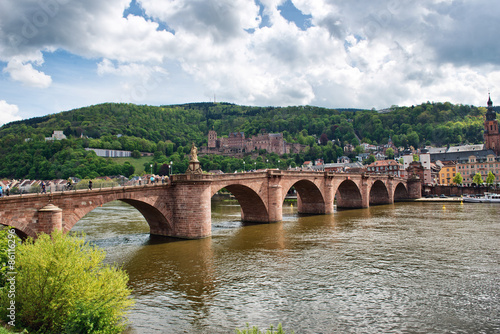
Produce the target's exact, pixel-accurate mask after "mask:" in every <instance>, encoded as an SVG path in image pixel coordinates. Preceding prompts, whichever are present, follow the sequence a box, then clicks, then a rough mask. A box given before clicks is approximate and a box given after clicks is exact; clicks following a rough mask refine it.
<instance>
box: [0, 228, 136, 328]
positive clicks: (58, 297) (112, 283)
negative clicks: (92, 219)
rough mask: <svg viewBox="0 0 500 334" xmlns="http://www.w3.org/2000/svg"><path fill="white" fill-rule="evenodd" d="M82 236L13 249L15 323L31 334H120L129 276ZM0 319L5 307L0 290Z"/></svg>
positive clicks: (56, 237)
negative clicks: (115, 266)
mask: <svg viewBox="0 0 500 334" xmlns="http://www.w3.org/2000/svg"><path fill="white" fill-rule="evenodd" d="M104 257H105V253H104V251H102V250H99V249H97V248H95V247H93V246H91V245H89V244H88V243H86V242H85V241H84V240H83V238H80V237H73V236H69V235H65V234H63V233H61V232H54V233H52V235H47V234H42V235H40V236H39V237H38V239H37V241H36V242H34V241H33V240H32V239H28V240H26V241H25V242H24V243H23V244H21V245H19V246H18V247H17V249H16V269H17V275H16V294H15V303H16V304H15V307H16V325H21V326H23V327H25V328H27V329H28V330H29V331H30V333H31V332H33V333H120V332H122V331H123V330H124V328H125V327H126V322H125V319H124V316H125V314H126V311H127V310H128V309H129V308H130V307H131V306H132V304H133V301H132V300H131V299H130V298H129V296H130V290H129V289H128V288H127V281H128V276H127V274H126V273H125V272H124V271H123V270H121V269H117V268H114V267H111V266H108V265H104V264H103V263H102V262H103V260H104ZM0 302H1V310H0V312H1V316H2V318H3V319H6V313H5V312H6V311H5V310H6V305H7V304H8V303H9V299H8V298H7V294H6V291H5V289H3V290H2V291H1V292H0Z"/></svg>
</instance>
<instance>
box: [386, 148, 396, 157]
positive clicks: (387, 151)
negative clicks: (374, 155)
mask: <svg viewBox="0 0 500 334" xmlns="http://www.w3.org/2000/svg"><path fill="white" fill-rule="evenodd" d="M385 155H387V159H391V160H392V159H394V150H393V149H392V148H390V147H389V148H388V149H387V150H385Z"/></svg>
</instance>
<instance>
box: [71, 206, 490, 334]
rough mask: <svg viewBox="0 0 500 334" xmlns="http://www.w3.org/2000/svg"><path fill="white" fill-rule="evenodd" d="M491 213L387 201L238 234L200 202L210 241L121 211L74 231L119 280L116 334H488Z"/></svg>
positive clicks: (233, 224) (224, 213) (233, 211)
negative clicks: (125, 297) (267, 332)
mask: <svg viewBox="0 0 500 334" xmlns="http://www.w3.org/2000/svg"><path fill="white" fill-rule="evenodd" d="M499 217H500V205H495V204H467V203H464V204H459V203H446V204H444V205H443V203H397V204H394V205H384V206H377V207H371V208H368V209H360V210H348V211H338V212H335V213H334V214H332V215H325V216H300V215H298V214H297V212H296V207H295V203H293V202H285V204H284V205H283V221H282V222H280V223H274V224H259V225H255V224H254V225H246V224H242V223H241V222H240V221H239V219H240V207H239V206H238V203H237V202H234V201H223V202H213V203H212V237H211V238H206V239H202V240H175V239H169V238H163V237H152V236H150V235H149V234H148V233H149V227H148V225H147V223H146V221H145V220H144V219H143V217H142V216H141V214H140V213H139V212H138V211H137V210H135V209H134V208H133V207H131V206H129V205H127V204H124V203H122V202H111V203H108V204H106V205H104V206H102V207H99V208H97V209H95V210H94V211H92V212H91V213H89V214H88V215H87V216H85V217H84V218H83V219H82V220H81V221H79V222H78V223H77V224H76V225H75V227H74V228H73V231H83V232H85V233H86V235H87V236H86V237H87V239H88V240H90V241H91V242H93V243H95V244H96V245H98V246H99V247H102V248H104V249H105V250H106V252H107V257H106V261H107V262H108V263H116V264H117V265H119V266H122V267H123V269H125V270H126V271H127V272H128V274H129V276H130V287H131V288H132V289H133V297H134V298H135V300H136V305H135V307H134V309H133V310H132V312H131V313H130V314H129V320H130V328H129V329H128V330H127V334H138V333H141V334H142V333H210V334H211V333H235V329H236V328H240V329H243V328H244V327H245V323H249V324H250V325H256V326H258V327H259V328H260V329H261V330H264V329H267V328H268V327H269V325H270V324H274V325H275V326H276V325H277V324H278V323H282V325H283V327H284V329H285V330H286V331H287V333H289V332H290V331H291V330H294V331H295V333H296V334H302V333H318V334H319V333H324V334H326V333H500V219H499Z"/></svg>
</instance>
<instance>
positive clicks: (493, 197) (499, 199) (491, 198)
mask: <svg viewBox="0 0 500 334" xmlns="http://www.w3.org/2000/svg"><path fill="white" fill-rule="evenodd" d="M462 200H463V201H464V202H467V203H500V194H493V193H484V196H476V197H472V196H467V197H464V198H463V199H462Z"/></svg>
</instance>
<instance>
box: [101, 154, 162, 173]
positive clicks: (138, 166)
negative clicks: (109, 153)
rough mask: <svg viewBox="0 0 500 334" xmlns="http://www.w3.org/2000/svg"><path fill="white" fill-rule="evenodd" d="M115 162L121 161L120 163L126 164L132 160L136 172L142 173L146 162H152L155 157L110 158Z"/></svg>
mask: <svg viewBox="0 0 500 334" xmlns="http://www.w3.org/2000/svg"><path fill="white" fill-rule="evenodd" d="M110 159H112V160H113V161H114V162H116V163H119V164H122V165H123V164H124V163H125V162H126V161H128V162H130V164H131V165H132V166H134V168H135V174H139V175H140V174H141V173H142V172H144V163H146V162H147V163H150V162H151V161H152V160H153V157H140V158H139V159H134V158H132V157H127V158H110ZM149 172H150V171H147V172H146V173H149Z"/></svg>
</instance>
